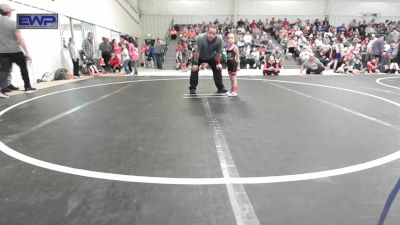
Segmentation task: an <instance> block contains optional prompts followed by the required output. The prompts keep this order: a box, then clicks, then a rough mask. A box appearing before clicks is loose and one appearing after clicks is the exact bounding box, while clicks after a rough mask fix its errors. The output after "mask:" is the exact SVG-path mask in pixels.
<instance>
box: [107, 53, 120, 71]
mask: <svg viewBox="0 0 400 225" xmlns="http://www.w3.org/2000/svg"><path fill="white" fill-rule="evenodd" d="M109 64H110V66H111V68H112V70H113V72H114V73H115V72H116V71H117V70H118V72H121V59H120V58H118V56H117V55H116V54H115V53H112V54H111V59H110V62H109Z"/></svg>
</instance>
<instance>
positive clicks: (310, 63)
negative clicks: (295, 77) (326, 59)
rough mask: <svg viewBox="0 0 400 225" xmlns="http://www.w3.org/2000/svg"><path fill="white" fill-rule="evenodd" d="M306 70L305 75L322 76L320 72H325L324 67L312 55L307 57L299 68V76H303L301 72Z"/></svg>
mask: <svg viewBox="0 0 400 225" xmlns="http://www.w3.org/2000/svg"><path fill="white" fill-rule="evenodd" d="M304 69H306V74H311V73H314V74H322V71H324V70H325V66H324V65H323V64H322V63H321V62H320V61H319V60H318V59H317V58H315V56H314V55H313V54H311V55H310V56H309V57H308V60H306V61H305V62H304V63H303V64H302V65H301V68H300V75H302V74H303V70H304Z"/></svg>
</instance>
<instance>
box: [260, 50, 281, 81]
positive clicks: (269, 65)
mask: <svg viewBox="0 0 400 225" xmlns="http://www.w3.org/2000/svg"><path fill="white" fill-rule="evenodd" d="M279 72H280V71H279V64H278V63H277V62H276V61H275V58H274V56H272V55H271V56H270V57H269V59H268V61H267V62H265V63H264V69H263V75H264V76H266V75H268V76H271V75H272V74H274V75H275V76H278V75H279Z"/></svg>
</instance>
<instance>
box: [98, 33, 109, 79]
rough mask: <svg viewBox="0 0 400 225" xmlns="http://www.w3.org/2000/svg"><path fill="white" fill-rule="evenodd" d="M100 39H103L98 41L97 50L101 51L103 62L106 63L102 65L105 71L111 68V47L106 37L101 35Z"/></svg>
mask: <svg viewBox="0 0 400 225" xmlns="http://www.w3.org/2000/svg"><path fill="white" fill-rule="evenodd" d="M102 40H103V42H102V43H100V45H99V50H100V51H101V57H102V58H103V60H104V63H105V64H106V65H105V66H104V69H105V70H106V71H109V70H110V69H111V68H110V64H109V61H110V59H111V52H112V47H111V44H110V41H109V40H108V38H106V37H103V38H102Z"/></svg>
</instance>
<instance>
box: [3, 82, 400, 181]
mask: <svg viewBox="0 0 400 225" xmlns="http://www.w3.org/2000/svg"><path fill="white" fill-rule="evenodd" d="M183 79H187V78H169V79H155V80H137V81H122V82H113V83H106V84H97V85H90V86H84V87H79V88H72V89H67V90H63V91H58V92H53V93H49V94H45V95H41V96H38V97H34V98H31V99H28V100H25V101H23V102H20V103H17V104H15V105H12V106H10V107H8V108H6V109H4V110H2V111H1V112H0V117H1V116H2V115H4V114H5V113H6V112H8V111H10V110H12V109H13V108H16V107H18V106H20V105H23V104H25V103H28V102H31V101H34V100H36V99H40V98H43V97H47V96H51V95H55V94H59V93H64V92H68V91H75V90H80V89H85V88H92V87H100V86H106V85H113V84H124V83H134V82H150V81H171V80H183ZM240 80H251V81H257V80H260V81H261V80H262V81H266V80H265V79H243V78H240ZM268 82H279V83H291V84H300V85H308V86H317V87H325V88H330V89H336V90H342V91H346V92H351V93H357V94H360V95H364V96H368V97H372V98H375V99H378V100H381V101H385V102H387V103H390V104H392V105H395V106H397V107H400V104H399V103H396V102H393V101H391V100H388V99H385V98H382V97H379V96H376V95H372V94H368V93H364V92H359V91H355V90H350V89H345V88H340V87H333V86H327V85H320V84H311V83H302V82H293V81H282V80H268ZM0 150H1V151H2V152H3V153H5V154H7V155H9V156H10V157H13V158H15V159H18V160H20V161H23V162H25V163H28V164H31V165H34V166H38V167H41V168H45V169H48V170H52V171H56V172H61V173H66V174H72V175H78V176H83V177H89V178H96V179H104V180H113V181H123V182H135V183H150V184H173V185H218V184H266V183H281V182H293V181H304V180H313V179H319V178H327V177H333V176H339V175H345V174H350V173H355V172H359V171H363V170H367V169H371V168H374V167H377V166H381V165H384V164H387V163H390V162H393V161H395V160H398V159H399V158H400V150H398V151H396V152H394V153H392V154H389V155H387V156H384V157H381V158H378V159H374V160H372V161H368V162H364V163H360V164H356V165H351V166H347V167H342V168H338V169H332V170H324V171H318V172H310V173H302V174H291V175H281V176H266V177H239V178H229V177H228V178H224V177H221V178H174V177H149V176H135V175H125V174H115V173H105V172H98V171H91V170H85V169H78V168H72V167H67V166H63V165H58V164H54V163H49V162H45V161H42V160H40V159H35V158H33V157H30V156H27V155H24V154H22V153H19V152H18V151H16V150H14V149H11V148H10V147H9V146H7V145H5V144H4V143H3V142H0Z"/></svg>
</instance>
